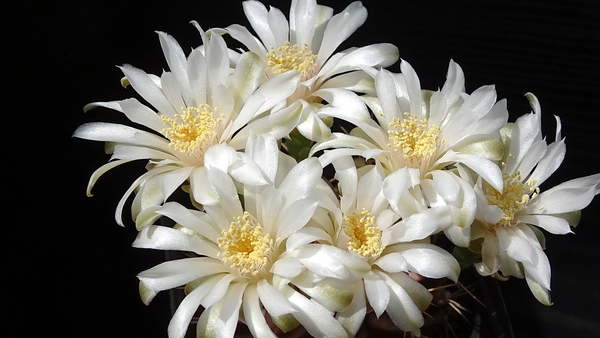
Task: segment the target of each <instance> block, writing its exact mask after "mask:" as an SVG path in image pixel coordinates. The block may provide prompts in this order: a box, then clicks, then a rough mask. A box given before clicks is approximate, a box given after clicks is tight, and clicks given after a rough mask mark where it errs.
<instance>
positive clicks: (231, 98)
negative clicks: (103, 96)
mask: <svg viewBox="0 0 600 338" xmlns="http://www.w3.org/2000/svg"><path fill="white" fill-rule="evenodd" d="M198 28H199V27H198ZM199 30H200V32H201V34H202V37H203V40H204V41H205V45H203V46H201V47H198V48H196V49H194V50H192V52H191V53H190V54H189V56H186V55H185V54H184V53H183V51H182V49H181V47H180V46H179V44H178V43H177V41H175V39H174V38H173V37H171V36H169V35H167V34H165V33H162V32H159V38H160V42H161V46H162V49H163V52H164V55H165V57H166V60H167V63H168V65H169V68H170V69H171V71H165V72H163V74H162V75H161V76H160V77H158V76H155V75H150V74H147V73H145V72H144V71H143V70H141V69H138V68H135V67H132V66H130V65H124V66H122V67H120V68H121V70H122V71H123V73H124V74H125V79H124V80H123V81H124V83H125V84H130V85H131V86H132V87H133V89H135V90H136V92H137V93H138V94H139V95H140V96H141V97H142V98H143V99H144V100H145V101H147V102H149V103H150V104H151V106H152V107H154V109H155V110H156V111H155V110H153V109H152V108H150V107H148V106H146V105H144V104H142V103H141V102H140V101H138V100H137V99H135V98H131V99H126V100H122V101H112V102H96V103H91V104H89V105H87V106H86V107H85V110H88V109H91V108H94V107H98V106H102V107H108V108H111V109H114V110H117V111H119V112H122V113H123V114H125V116H126V117H127V118H129V119H130V120H131V121H132V122H134V123H137V124H140V125H142V126H143V127H146V128H144V129H138V128H135V127H130V126H125V125H121V124H113V123H103V122H96V123H87V124H84V125H82V126H81V127H79V128H78V129H77V130H76V131H75V133H74V136H75V137H79V138H83V139H89V140H95V141H106V142H107V149H109V151H110V152H111V153H112V158H111V161H110V162H109V163H107V164H106V165H104V166H102V167H100V168H99V169H98V170H96V172H94V174H93V175H92V177H91V179H90V182H89V185H88V195H91V194H90V191H91V189H92V187H93V185H94V184H95V182H96V180H97V179H98V178H99V177H100V176H101V175H102V174H104V173H105V172H106V171H108V170H110V169H112V168H114V167H116V166H118V165H120V164H123V163H126V162H129V161H133V160H139V159H147V160H150V162H149V164H148V167H147V168H148V172H147V173H145V174H143V175H142V176H140V177H139V178H138V179H137V180H136V181H135V182H134V183H133V184H132V185H131V187H130V188H129V189H128V191H127V192H126V193H125V194H124V196H123V198H122V199H121V201H120V202H119V204H118V207H117V212H116V218H117V222H118V223H119V224H121V225H122V221H121V213H122V209H123V205H124V203H125V201H126V199H127V198H128V197H129V195H130V194H131V193H132V192H133V191H134V190H136V189H140V191H139V192H138V193H137V195H136V198H135V200H134V202H133V205H132V213H133V216H134V219H135V218H137V214H138V213H139V212H140V211H142V210H143V209H144V208H146V207H148V206H152V205H160V204H162V203H163V202H164V201H165V200H166V199H167V198H168V197H169V196H170V195H171V194H172V193H173V192H174V191H175V190H176V189H177V188H178V187H179V186H181V184H182V183H184V182H185V181H186V180H188V179H191V181H194V180H196V179H197V178H198V177H199V175H200V173H201V172H202V167H203V166H204V155H205V152H206V151H207V150H208V149H209V148H210V147H211V146H213V145H217V144H229V145H231V146H233V147H234V148H236V149H243V147H244V145H245V143H246V138H247V137H248V135H249V133H250V132H252V133H254V134H260V133H271V134H273V135H274V136H275V137H276V138H281V137H284V136H287V134H288V133H289V132H290V131H291V130H292V129H293V128H295V126H296V124H297V123H298V122H299V119H300V115H301V106H300V105H299V104H297V105H292V106H289V107H287V108H286V109H283V110H280V111H278V112H272V113H271V114H267V116H262V117H259V115H260V114H261V113H264V112H268V111H269V109H271V108H272V107H273V106H274V105H275V104H276V103H277V102H279V101H281V100H282V99H285V98H286V97H287V96H289V95H290V94H292V93H293V91H294V90H295V88H296V85H297V82H298V81H299V75H298V74H294V73H291V72H290V73H286V74H282V75H281V76H279V77H274V78H272V79H271V80H270V81H268V82H266V83H263V84H262V85H261V81H262V74H263V70H264V69H263V68H262V62H261V61H260V59H259V58H258V56H256V55H255V54H253V53H250V52H249V53H243V54H241V55H240V56H239V58H238V59H237V60H235V61H236V64H235V66H234V67H233V68H232V67H231V66H230V60H229V58H228V56H227V55H228V49H227V46H226V45H225V42H224V40H223V38H222V37H221V36H219V35H212V37H210V39H209V38H208V37H207V36H206V35H204V32H202V30H201V29H199ZM259 85H261V86H260V87H259ZM257 117H258V118H257ZM147 129H149V130H150V131H148V130H147ZM192 186H193V184H192ZM191 193H192V196H193V195H194V194H195V193H196V192H194V191H193V189H192V191H191Z"/></svg>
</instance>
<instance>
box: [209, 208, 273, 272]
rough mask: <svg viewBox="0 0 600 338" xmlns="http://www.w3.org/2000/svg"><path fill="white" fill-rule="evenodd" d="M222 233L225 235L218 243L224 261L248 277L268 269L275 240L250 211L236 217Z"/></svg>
mask: <svg viewBox="0 0 600 338" xmlns="http://www.w3.org/2000/svg"><path fill="white" fill-rule="evenodd" d="M221 234H222V235H223V236H222V237H221V238H219V239H218V240H217V243H218V245H219V248H221V255H222V258H221V260H222V261H223V263H225V264H227V265H228V266H229V267H231V268H233V269H236V270H237V271H238V272H239V274H240V276H242V277H246V278H252V277H255V276H257V275H258V274H260V273H263V272H266V271H268V269H269V262H270V258H271V255H272V254H273V252H274V249H273V240H272V239H271V238H270V236H269V234H268V233H266V232H265V230H264V229H263V227H262V226H261V225H260V223H258V222H256V220H255V219H254V218H253V217H252V216H251V215H250V214H249V213H248V212H246V211H245V212H244V215H243V216H242V217H239V216H238V217H235V218H234V220H233V222H231V225H230V226H229V230H227V231H225V230H223V231H222V232H221Z"/></svg>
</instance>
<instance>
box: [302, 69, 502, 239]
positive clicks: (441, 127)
mask: <svg viewBox="0 0 600 338" xmlns="http://www.w3.org/2000/svg"><path fill="white" fill-rule="evenodd" d="M401 70H402V73H400V74H393V73H390V72H389V71H386V70H381V71H379V72H377V73H376V74H375V75H374V76H375V87H376V90H377V91H376V93H377V96H376V97H370V96H368V95H365V96H362V97H361V98H362V99H363V100H364V101H365V102H366V103H367V105H368V108H369V109H370V110H369V109H367V106H362V109H358V108H355V109H354V111H353V112H352V114H347V113H345V112H344V111H342V110H334V109H329V108H328V107H325V108H323V109H322V110H321V113H322V114H324V115H331V116H332V117H335V118H340V119H343V120H346V121H348V122H350V123H352V124H353V125H355V126H356V128H354V129H353V130H352V131H351V132H350V133H349V134H345V133H334V134H333V136H332V138H331V139H329V140H326V141H323V142H319V143H317V144H316V145H315V146H314V147H313V149H312V151H311V153H313V154H314V153H316V152H318V151H321V150H324V151H325V152H324V154H323V155H321V157H320V159H321V162H322V163H323V164H324V165H326V164H327V163H330V162H332V161H333V160H335V159H337V158H339V157H342V156H362V157H364V158H366V159H374V160H375V161H377V162H378V163H380V164H381V166H382V167H383V168H384V171H385V174H386V179H385V184H386V186H387V187H388V188H387V189H386V194H387V196H388V198H389V199H390V203H391V205H392V207H394V208H400V206H399V203H401V199H402V198H403V196H402V190H401V189H395V187H403V186H405V185H406V184H409V185H410V186H411V189H410V192H409V193H410V194H412V195H413V198H417V199H420V200H421V203H420V204H421V206H419V205H416V208H417V209H415V211H413V212H415V213H422V212H426V213H430V214H432V213H435V214H436V215H437V216H436V218H437V219H438V223H439V227H438V229H440V230H444V231H445V232H446V235H448V237H449V238H450V239H451V240H452V241H453V242H454V243H456V244H458V245H461V246H467V245H468V243H469V233H470V230H469V226H470V225H471V223H472V222H473V218H474V215H475V206H476V198H475V194H474V192H473V188H472V185H473V184H474V182H473V181H472V179H471V175H470V174H469V172H470V171H473V172H474V173H476V174H478V175H479V176H481V177H482V178H483V179H484V180H486V181H487V182H489V183H490V184H492V185H493V186H494V187H496V188H497V189H502V177H501V174H500V169H499V168H498V166H497V165H496V164H495V163H494V162H493V161H492V160H498V159H499V158H500V157H501V156H502V144H501V143H500V134H499V132H498V131H499V130H500V128H501V127H502V126H503V125H504V124H505V123H506V121H507V119H508V112H507V110H506V103H505V101H504V100H501V101H498V102H496V91H495V89H494V87H493V86H483V87H480V88H478V89H477V90H475V91H474V92H473V93H471V94H467V93H466V92H465V88H464V75H463V72H462V70H461V68H460V67H459V66H458V65H457V64H456V63H454V62H453V61H451V62H450V66H449V69H448V74H447V80H446V83H445V84H444V86H443V87H442V88H441V89H440V90H438V91H436V92H431V91H424V90H422V89H421V86H420V82H419V78H418V76H417V74H416V73H415V71H414V70H413V68H412V67H411V66H410V64H409V63H408V62H406V61H404V60H403V61H402V63H401ZM331 104H332V105H335V104H336V102H335V101H333V102H331ZM357 111H359V112H360V113H359V114H357V113H356V112H357ZM371 112H372V115H373V116H374V117H375V118H374V119H373V118H372V117H371ZM340 113H341V114H340ZM404 196H407V195H404ZM398 211H399V210H398ZM401 213H402V214H403V216H404V217H407V216H408V215H409V213H408V211H407V210H405V211H404V212H401Z"/></svg>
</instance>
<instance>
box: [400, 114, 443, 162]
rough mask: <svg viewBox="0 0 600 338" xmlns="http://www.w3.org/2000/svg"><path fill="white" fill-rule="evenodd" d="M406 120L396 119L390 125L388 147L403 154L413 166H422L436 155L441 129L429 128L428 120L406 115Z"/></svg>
mask: <svg viewBox="0 0 600 338" xmlns="http://www.w3.org/2000/svg"><path fill="white" fill-rule="evenodd" d="M404 116H405V118H403V119H399V118H395V119H393V120H392V122H390V123H389V125H390V128H391V129H390V130H388V134H389V144H388V147H389V148H390V149H391V150H394V151H396V152H399V153H402V155H403V156H404V158H405V159H407V160H408V161H409V162H411V164H412V165H417V166H418V165H420V163H421V162H423V161H424V160H427V159H428V158H429V157H430V156H431V155H433V154H434V153H435V151H436V150H437V146H438V140H439V136H440V128H439V127H438V126H435V125H431V126H429V124H428V123H427V119H424V120H419V119H418V118H417V116H415V115H410V114H409V113H404Z"/></svg>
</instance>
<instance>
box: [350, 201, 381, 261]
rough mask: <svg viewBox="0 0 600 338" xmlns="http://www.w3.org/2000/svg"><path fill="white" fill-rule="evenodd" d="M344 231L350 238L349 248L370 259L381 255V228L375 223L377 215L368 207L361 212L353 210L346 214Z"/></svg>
mask: <svg viewBox="0 0 600 338" xmlns="http://www.w3.org/2000/svg"><path fill="white" fill-rule="evenodd" d="M343 229H344V233H345V234H346V235H347V236H348V237H349V238H350V239H349V240H348V244H347V249H348V250H349V251H352V252H355V253H357V254H359V255H361V256H363V257H365V258H367V259H369V260H372V259H376V258H377V257H379V255H381V252H382V251H383V247H381V245H380V242H379V240H380V238H381V230H380V229H379V227H377V225H375V216H373V215H372V214H371V213H370V212H369V211H368V210H367V209H364V208H363V209H362V210H361V211H360V212H357V211H353V212H351V213H350V214H347V215H344V224H343Z"/></svg>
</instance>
